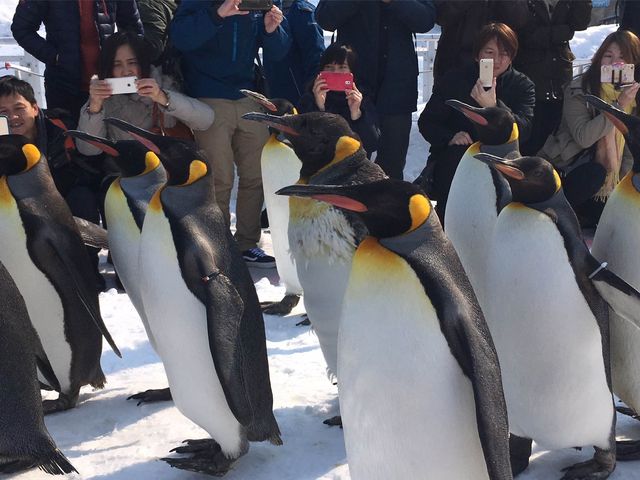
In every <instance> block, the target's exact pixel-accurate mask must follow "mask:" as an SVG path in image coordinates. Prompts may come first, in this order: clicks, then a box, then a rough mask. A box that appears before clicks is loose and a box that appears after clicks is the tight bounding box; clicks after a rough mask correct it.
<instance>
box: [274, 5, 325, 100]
mask: <svg viewBox="0 0 640 480" xmlns="http://www.w3.org/2000/svg"><path fill="white" fill-rule="evenodd" d="M315 8H316V7H315V6H314V5H313V4H312V3H310V2H307V1H306V0H294V1H293V3H291V6H290V7H289V8H288V9H287V8H285V12H284V13H285V16H286V17H287V21H288V22H289V31H290V33H291V49H290V50H289V54H288V55H287V56H286V57H285V58H283V59H282V60H279V61H278V60H274V59H273V58H272V57H271V56H270V55H265V57H264V69H265V73H266V77H267V84H268V89H269V91H268V94H269V96H270V97H272V98H286V99H287V100H289V101H290V102H291V103H293V104H294V105H297V104H298V101H299V100H300V97H301V96H302V95H303V94H304V92H305V89H306V88H307V86H308V84H309V83H310V82H311V81H312V80H313V79H314V78H315V76H316V75H317V73H318V64H319V62H320V57H321V55H322V52H324V37H323V32H322V29H321V28H320V26H319V25H318V24H317V23H316V21H315V18H314V14H313V13H314V11H315Z"/></svg>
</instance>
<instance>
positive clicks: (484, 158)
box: [473, 153, 524, 180]
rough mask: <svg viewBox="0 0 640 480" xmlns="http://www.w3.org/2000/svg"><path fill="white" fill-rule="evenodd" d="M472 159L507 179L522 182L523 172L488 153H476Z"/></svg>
mask: <svg viewBox="0 0 640 480" xmlns="http://www.w3.org/2000/svg"><path fill="white" fill-rule="evenodd" d="M473 157H474V158H475V159H477V160H480V161H481V162H483V163H486V164H487V165H489V166H491V167H494V168H495V169H496V170H498V171H499V172H500V173H502V174H504V175H505V176H507V177H509V178H513V179H514V180H524V172H523V171H522V170H520V169H519V168H517V167H514V166H513V165H511V164H510V163H509V162H507V161H505V160H504V159H502V158H500V157H496V156H495V155H490V154H488V153H478V154H476V155H474V156H473Z"/></svg>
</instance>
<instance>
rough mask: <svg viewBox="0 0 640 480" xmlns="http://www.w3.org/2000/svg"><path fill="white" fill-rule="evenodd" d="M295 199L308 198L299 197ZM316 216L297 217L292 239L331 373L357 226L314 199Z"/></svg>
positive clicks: (292, 225) (307, 306)
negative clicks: (354, 231) (354, 228)
mask: <svg viewBox="0 0 640 480" xmlns="http://www.w3.org/2000/svg"><path fill="white" fill-rule="evenodd" d="M292 200H294V201H305V200H307V199H300V198H295V199H293V198H292ZM310 202H313V204H309V205H310V206H311V208H317V210H315V212H314V215H310V216H306V217H303V218H300V217H298V218H294V219H293V220H292V222H291V223H290V226H289V239H290V242H291V247H292V253H293V255H294V257H295V261H296V268H297V270H298V278H299V279H300V283H301V285H302V288H303V289H304V297H303V300H304V306H305V310H306V311H307V314H308V315H309V320H310V321H311V324H312V325H313V329H314V331H315V333H316V335H317V336H318V341H319V342H320V348H321V349H322V354H323V355H324V358H325V361H326V362H327V368H328V371H329V374H330V375H332V376H333V375H335V374H336V370H337V348H338V346H337V343H338V331H339V329H340V316H341V312H342V300H343V298H344V292H345V289H346V286H347V281H348V279H349V272H350V271H351V261H352V258H353V252H354V251H355V245H354V240H353V236H354V234H353V229H352V227H351V225H350V224H349V222H348V221H347V219H346V218H345V216H344V215H342V213H340V212H338V211H337V210H336V209H334V208H331V207H329V206H328V205H327V204H321V203H320V202H317V201H315V200H310Z"/></svg>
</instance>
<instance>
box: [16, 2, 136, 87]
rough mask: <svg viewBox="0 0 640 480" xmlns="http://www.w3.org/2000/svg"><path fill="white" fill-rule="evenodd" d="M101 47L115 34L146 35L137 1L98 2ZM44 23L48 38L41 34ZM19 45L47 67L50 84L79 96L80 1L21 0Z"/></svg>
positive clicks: (96, 22)
mask: <svg viewBox="0 0 640 480" xmlns="http://www.w3.org/2000/svg"><path fill="white" fill-rule="evenodd" d="M94 5H95V7H94V12H95V24H96V29H97V31H98V34H99V38H100V44H102V42H103V41H104V40H105V39H106V38H107V37H108V36H109V35H111V34H112V33H114V31H115V27H116V25H117V26H118V30H128V31H133V32H135V33H138V34H139V35H142V34H143V28H142V22H141V21H140V16H139V14H138V7H137V6H136V2H135V0H95V2H94ZM42 23H44V26H45V30H46V39H45V38H42V37H41V36H40V35H38V29H39V28H40V25H41V24H42ZM11 32H12V33H13V37H14V38H15V39H16V41H17V42H18V44H19V45H20V46H21V47H22V48H24V49H25V50H26V51H27V52H29V53H30V54H31V55H33V56H34V57H36V58H37V59H38V60H40V61H41V62H43V63H44V64H45V65H46V69H45V73H44V78H45V82H46V83H47V84H48V85H56V86H57V87H59V88H60V89H62V90H63V91H67V92H69V93H72V94H76V93H77V92H78V91H79V90H80V84H81V79H82V59H81V54H80V9H79V7H78V1H77V0H75V1H74V0H62V1H61V0H20V2H19V3H18V6H17V7H16V13H15V15H14V17H13V23H12V24H11Z"/></svg>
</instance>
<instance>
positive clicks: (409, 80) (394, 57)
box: [316, 0, 436, 115]
mask: <svg viewBox="0 0 640 480" xmlns="http://www.w3.org/2000/svg"><path fill="white" fill-rule="evenodd" d="M316 20H317V22H318V25H320V26H321V27H322V28H324V29H325V30H331V31H334V30H337V32H338V41H339V42H341V43H345V44H347V45H351V47H353V49H354V50H355V53H356V55H357V56H358V66H357V68H356V77H357V78H358V88H359V89H360V90H361V91H362V92H363V93H366V94H368V95H369V96H370V97H371V98H372V99H374V101H375V104H376V108H377V110H378V113H379V114H384V115H393V114H402V113H409V112H413V111H415V110H416V103H417V100H418V58H417V57H416V52H415V46H414V38H413V34H414V33H418V32H428V31H429V30H431V29H432V28H433V25H434V23H435V20H436V10H435V6H434V3H433V1H432V0H394V1H392V2H390V3H384V2H381V1H363V0H320V2H319V3H318V6H317V7H316Z"/></svg>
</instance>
